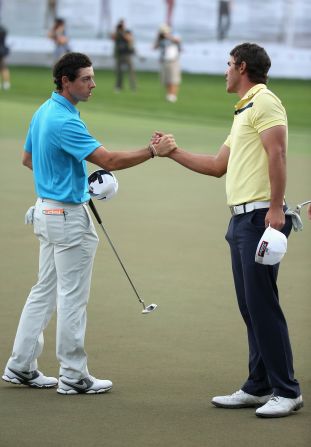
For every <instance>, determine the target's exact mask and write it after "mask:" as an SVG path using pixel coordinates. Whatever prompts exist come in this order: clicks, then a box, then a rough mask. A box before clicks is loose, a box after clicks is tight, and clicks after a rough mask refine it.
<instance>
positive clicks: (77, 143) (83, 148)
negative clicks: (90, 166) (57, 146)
mask: <svg viewBox="0 0 311 447" xmlns="http://www.w3.org/2000/svg"><path fill="white" fill-rule="evenodd" d="M99 146H102V144H101V143H100V141H98V140H96V139H95V138H93V137H92V135H90V133H89V131H88V130H87V127H86V125H85V124H84V122H83V121H82V120H78V119H72V120H68V121H66V123H64V125H63V127H62V130H61V149H62V150H64V151H65V152H67V153H68V154H70V155H72V156H73V157H74V158H75V159H76V160H78V161H79V162H81V161H82V160H84V159H85V158H87V157H88V156H89V155H90V154H91V153H92V152H94V150H95V149H97V148H98V147H99Z"/></svg>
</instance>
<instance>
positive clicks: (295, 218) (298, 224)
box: [285, 208, 303, 231]
mask: <svg viewBox="0 0 311 447" xmlns="http://www.w3.org/2000/svg"><path fill="white" fill-rule="evenodd" d="M285 214H286V215H287V216H291V218H292V223H293V228H294V231H301V230H302V229H303V223H302V220H301V217H300V214H299V213H298V212H297V211H294V210H292V209H290V208H288V209H287V210H286V211H285Z"/></svg>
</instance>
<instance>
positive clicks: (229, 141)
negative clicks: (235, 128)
mask: <svg viewBox="0 0 311 447" xmlns="http://www.w3.org/2000/svg"><path fill="white" fill-rule="evenodd" d="M224 144H225V145H226V146H228V148H229V149H230V145H231V134H230V135H228V136H227V138H226V140H225V142H224Z"/></svg>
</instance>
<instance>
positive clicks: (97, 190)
mask: <svg viewBox="0 0 311 447" xmlns="http://www.w3.org/2000/svg"><path fill="white" fill-rule="evenodd" d="M88 183H89V192H90V195H91V196H92V197H95V198H96V199H98V200H109V199H112V197H114V196H115V195H116V194H117V192H118V187H119V185H118V180H117V179H116V177H115V176H114V174H113V173H112V172H109V171H105V170H104V169H98V170H97V171H95V172H93V173H92V174H91V175H90V176H89V178H88Z"/></svg>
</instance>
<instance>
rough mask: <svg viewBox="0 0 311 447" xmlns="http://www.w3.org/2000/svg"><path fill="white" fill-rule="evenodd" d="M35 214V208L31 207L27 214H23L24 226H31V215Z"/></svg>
mask: <svg viewBox="0 0 311 447" xmlns="http://www.w3.org/2000/svg"><path fill="white" fill-rule="evenodd" d="M34 212H35V207H34V206H31V207H30V208H29V209H28V210H27V213H26V214H25V225H33V215H34Z"/></svg>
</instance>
